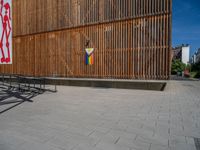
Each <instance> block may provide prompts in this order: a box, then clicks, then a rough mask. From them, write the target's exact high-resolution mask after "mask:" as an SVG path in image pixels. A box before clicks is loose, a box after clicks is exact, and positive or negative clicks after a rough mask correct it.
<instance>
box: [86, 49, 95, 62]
mask: <svg viewBox="0 0 200 150" xmlns="http://www.w3.org/2000/svg"><path fill="white" fill-rule="evenodd" d="M85 51H86V54H85V63H86V65H93V64H94V48H86V50H85Z"/></svg>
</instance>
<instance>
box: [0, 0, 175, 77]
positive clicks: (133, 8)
mask: <svg viewBox="0 0 200 150" xmlns="http://www.w3.org/2000/svg"><path fill="white" fill-rule="evenodd" d="M171 4H172V2H171V0H151V1H149V0H140V1H137V0H100V1H98V0H57V1H55V0H28V1H27V0H17V1H13V65H4V66H0V71H1V72H4V73H14V74H25V75H35V76H53V75H57V76H61V77H95V78H126V79H128V78H129V79H168V78H169V74H170V59H171V54H170V52H171V11H172V10H171V8H172V7H171ZM87 47H92V48H94V49H95V52H94V56H95V60H94V65H92V66H88V65H85V63H84V58H85V51H84V49H85V48H87Z"/></svg>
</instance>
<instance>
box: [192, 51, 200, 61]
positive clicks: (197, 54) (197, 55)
mask: <svg viewBox="0 0 200 150" xmlns="http://www.w3.org/2000/svg"><path fill="white" fill-rule="evenodd" d="M198 62H200V48H199V49H198V50H197V51H196V52H195V53H194V55H192V57H191V63H192V64H196V63H198Z"/></svg>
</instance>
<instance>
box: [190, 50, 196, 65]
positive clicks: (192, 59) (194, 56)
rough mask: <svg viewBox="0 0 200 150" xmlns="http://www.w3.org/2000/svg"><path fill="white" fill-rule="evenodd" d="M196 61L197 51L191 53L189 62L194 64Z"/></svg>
mask: <svg viewBox="0 0 200 150" xmlns="http://www.w3.org/2000/svg"><path fill="white" fill-rule="evenodd" d="M196 61H197V53H196V52H195V53H194V55H192V57H191V61H190V63H191V64H195V63H196Z"/></svg>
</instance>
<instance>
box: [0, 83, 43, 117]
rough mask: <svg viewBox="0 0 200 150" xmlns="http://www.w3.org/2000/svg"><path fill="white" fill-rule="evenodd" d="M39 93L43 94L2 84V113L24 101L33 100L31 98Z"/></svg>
mask: <svg viewBox="0 0 200 150" xmlns="http://www.w3.org/2000/svg"><path fill="white" fill-rule="evenodd" d="M39 94H41V92H36V91H34V92H31V91H20V90H18V89H16V88H10V87H8V86H5V85H0V114H2V113H5V112H6V111H8V110H11V109H12V108H15V107H16V106H19V105H21V104H22V103H24V102H33V101H32V100H31V99H32V98H34V97H36V96H37V95H39Z"/></svg>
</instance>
